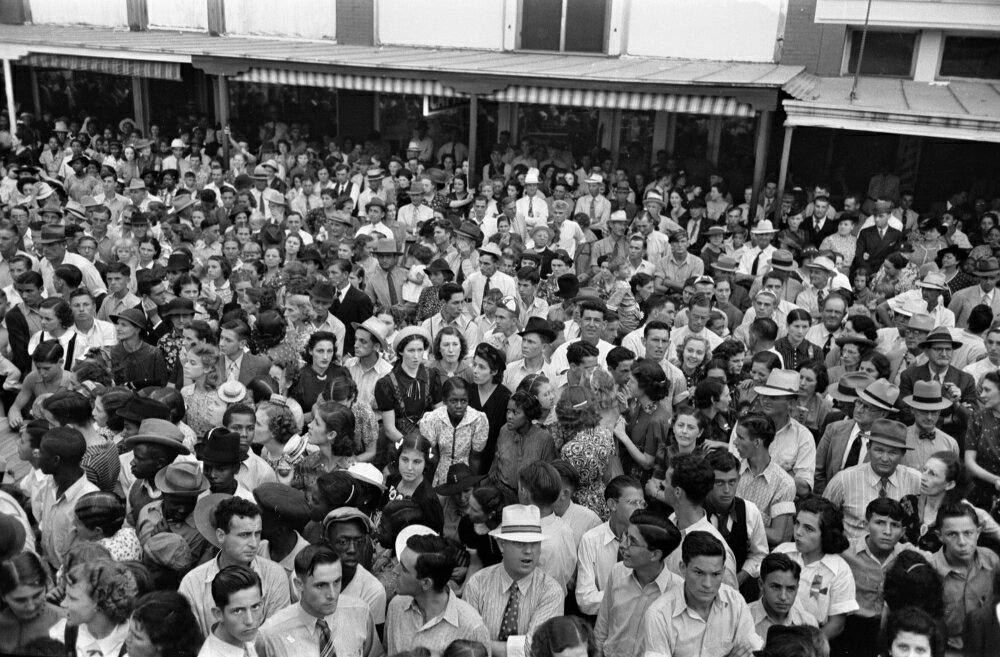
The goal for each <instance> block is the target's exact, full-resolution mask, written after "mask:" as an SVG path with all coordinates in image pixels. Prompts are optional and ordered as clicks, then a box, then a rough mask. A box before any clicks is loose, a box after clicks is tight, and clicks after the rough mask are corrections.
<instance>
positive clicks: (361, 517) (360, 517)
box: [323, 511, 375, 534]
mask: <svg viewBox="0 0 1000 657" xmlns="http://www.w3.org/2000/svg"><path fill="white" fill-rule="evenodd" d="M330 513H333V512H332V511H331V512H330ZM352 520H357V521H359V522H361V523H362V524H364V526H365V528H366V529H367V530H368V533H369V534H371V533H372V532H373V531H375V523H373V522H372V519H371V518H369V517H368V516H366V515H365V514H364V513H362V512H360V511H359V512H358V513H352V514H351V515H347V516H344V517H342V518H331V517H330V515H329V514H327V516H326V517H325V518H323V532H324V533H326V530H327V528H328V527H329V526H330V525H332V524H333V523H335V522H351V521H352Z"/></svg>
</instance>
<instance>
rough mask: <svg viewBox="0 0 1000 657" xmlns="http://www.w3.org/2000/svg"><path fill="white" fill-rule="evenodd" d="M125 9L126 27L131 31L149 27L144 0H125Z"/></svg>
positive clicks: (143, 29)
mask: <svg viewBox="0 0 1000 657" xmlns="http://www.w3.org/2000/svg"><path fill="white" fill-rule="evenodd" d="M125 11H126V12H127V17H128V29H129V30H131V31H133V32H143V31H145V30H146V29H148V28H149V10H148V9H147V8H146V0H125Z"/></svg>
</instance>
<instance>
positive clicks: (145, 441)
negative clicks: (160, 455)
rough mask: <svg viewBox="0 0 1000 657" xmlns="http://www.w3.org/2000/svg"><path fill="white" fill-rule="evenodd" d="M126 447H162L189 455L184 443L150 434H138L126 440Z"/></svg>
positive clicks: (189, 451)
mask: <svg viewBox="0 0 1000 657" xmlns="http://www.w3.org/2000/svg"><path fill="white" fill-rule="evenodd" d="M122 442H124V443H125V446H126V447H133V446H135V445H162V446H163V447H168V448H170V449H172V450H174V451H176V452H177V453H178V454H185V455H187V454H190V453H191V450H189V449H188V448H187V445H185V444H184V443H180V442H177V441H176V440H171V439H170V438H167V437H165V436H154V435H152V434H142V433H138V434H136V435H134V436H130V437H128V438H126V439H125V440H124V441H122Z"/></svg>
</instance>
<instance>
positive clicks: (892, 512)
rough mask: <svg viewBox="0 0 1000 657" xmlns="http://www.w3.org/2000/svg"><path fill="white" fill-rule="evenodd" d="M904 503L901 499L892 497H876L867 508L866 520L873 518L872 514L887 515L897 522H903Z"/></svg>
mask: <svg viewBox="0 0 1000 657" xmlns="http://www.w3.org/2000/svg"><path fill="white" fill-rule="evenodd" d="M903 514H904V511H903V505H902V503H901V502H900V501H899V500H894V499H892V498H891V497H876V498H875V499H874V500H872V501H871V502H869V503H868V506H867V508H865V520H871V519H872V516H875V515H878V516H886V517H887V518H891V519H892V520H895V521H896V522H903Z"/></svg>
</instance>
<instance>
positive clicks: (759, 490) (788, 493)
mask: <svg viewBox="0 0 1000 657" xmlns="http://www.w3.org/2000/svg"><path fill="white" fill-rule="evenodd" d="M736 496H737V497H742V498H743V499H745V500H747V501H749V502H753V503H754V504H756V505H757V508H758V509H759V510H760V515H761V518H762V519H763V521H764V524H765V525H769V524H770V523H771V518H776V517H778V516H783V515H788V514H793V513H795V481H794V480H793V479H792V477H791V476H790V475H789V474H788V473H787V472H785V471H784V470H782V469H781V468H779V467H778V465H777V464H776V463H775V462H774V459H772V460H770V461H769V462H768V464H767V467H766V468H764V469H763V470H762V471H761V472H760V474H755V473H754V471H753V470H751V469H750V462H749V461H747V460H746V459H744V460H743V462H742V463H740V480H739V482H737V484H736Z"/></svg>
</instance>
